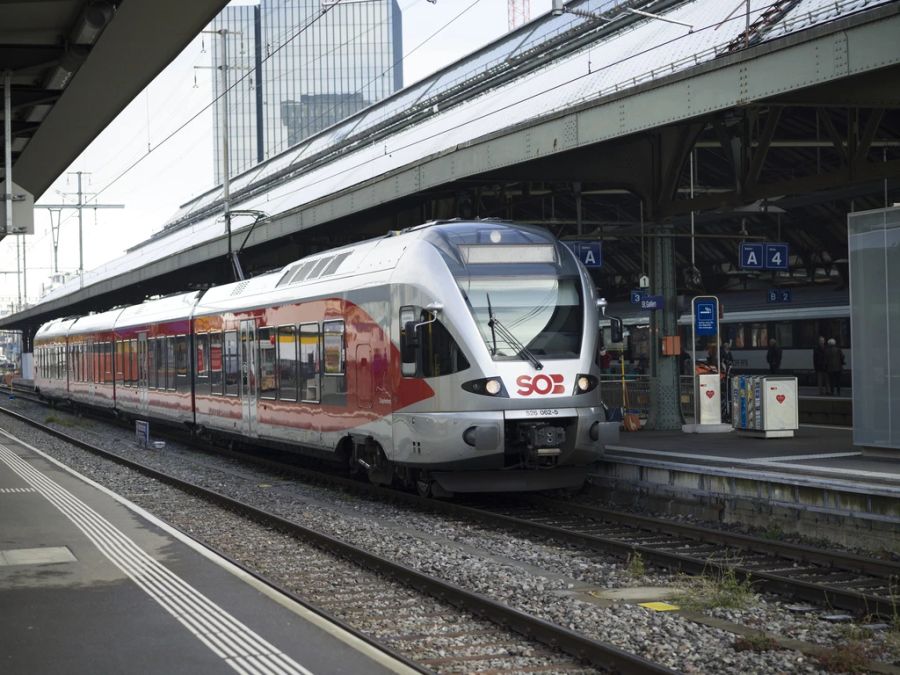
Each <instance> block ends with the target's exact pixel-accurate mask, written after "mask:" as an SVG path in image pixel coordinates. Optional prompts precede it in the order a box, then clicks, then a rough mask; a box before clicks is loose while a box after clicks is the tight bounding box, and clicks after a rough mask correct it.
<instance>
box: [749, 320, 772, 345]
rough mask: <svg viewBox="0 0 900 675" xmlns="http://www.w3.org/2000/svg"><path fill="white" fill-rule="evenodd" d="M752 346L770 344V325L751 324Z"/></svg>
mask: <svg viewBox="0 0 900 675" xmlns="http://www.w3.org/2000/svg"><path fill="white" fill-rule="evenodd" d="M750 346H751V347H758V348H760V349H762V348H764V347H768V346H769V326H768V324H765V323H751V324H750Z"/></svg>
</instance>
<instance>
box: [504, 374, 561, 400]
mask: <svg viewBox="0 0 900 675" xmlns="http://www.w3.org/2000/svg"><path fill="white" fill-rule="evenodd" d="M516 384H517V385H518V386H519V388H518V389H517V390H516V393H517V394H519V395H520V396H531V395H532V394H538V395H540V396H545V395H547V394H564V393H566V389H565V387H563V376H562V375H560V374H559V373H551V374H550V375H544V374H543V373H541V374H540V375H535V376H534V377H531V376H530V375H519V377H517V378H516Z"/></svg>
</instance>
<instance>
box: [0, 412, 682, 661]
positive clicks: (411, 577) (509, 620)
mask: <svg viewBox="0 0 900 675" xmlns="http://www.w3.org/2000/svg"><path fill="white" fill-rule="evenodd" d="M0 411H2V412H3V413H5V414H7V415H9V416H11V417H13V418H15V419H17V420H19V421H21V422H23V423H25V424H28V425H29V426H32V427H34V428H36V429H39V430H41V431H42V432H45V433H47V434H50V435H52V436H54V437H56V438H59V439H61V440H63V441H65V442H67V443H71V444H72V445H75V446H76V447H79V448H81V449H83V450H86V451H88V452H90V453H92V454H96V455H98V456H101V457H103V458H105V459H108V460H111V461H114V462H116V463H118V464H121V465H122V466H126V467H128V468H130V469H132V470H135V471H138V472H140V473H142V474H144V475H146V476H149V477H151V478H154V479H155V480H158V481H160V482H163V483H166V484H167V485H171V486H173V487H175V488H177V489H180V490H183V491H185V492H188V493H190V494H193V495H195V496H198V497H200V498H202V499H205V500H207V501H209V502H212V503H215V504H218V505H220V506H223V507H225V508H228V509H230V510H233V511H236V512H240V513H242V514H244V515H246V516H248V517H250V518H252V519H253V520H255V521H256V522H258V523H260V524H262V525H266V526H268V527H272V528H273V529H277V530H279V531H282V532H285V533H287V534H290V535H292V536H296V537H299V538H302V539H304V540H306V541H309V542H312V543H314V544H316V545H317V546H319V547H320V548H322V549H325V550H327V551H330V552H332V553H334V554H336V555H339V556H341V557H343V558H346V559H348V560H350V561H352V562H354V563H356V564H359V565H361V566H364V567H366V568H368V569H370V570H373V571H376V572H379V573H381V574H384V575H385V576H388V577H390V578H392V579H395V580H397V581H400V582H402V583H404V584H405V585H407V586H410V587H412V588H414V589H416V590H418V591H419V592H422V593H426V594H428V595H431V596H432V597H435V598H437V599H438V600H441V601H443V602H448V603H450V604H452V605H454V606H456V607H460V608H463V609H466V610H468V611H470V612H472V613H473V614H474V615H476V616H479V617H482V618H485V619H487V620H489V621H492V622H493V623H496V624H498V625H500V626H502V627H504V628H507V629H509V630H512V631H515V632H517V633H519V634H520V635H523V636H525V637H526V638H529V639H532V640H536V641H537V642H541V643H543V644H545V645H548V646H550V647H552V648H554V649H559V650H561V651H563V652H565V653H567V654H569V655H570V656H574V657H575V658H578V659H581V660H583V661H586V662H588V663H590V664H591V665H593V666H596V667H599V668H602V669H604V670H607V671H612V672H620V673H629V674H630V673H634V674H635V675H644V674H646V675H662V674H665V675H673V674H674V673H675V671H673V670H671V669H669V668H666V667H665V666H662V665H660V664H657V663H653V662H652V661H648V660H647V659H644V658H642V657H640V656H636V655H634V654H630V653H628V652H626V651H624V650H622V649H619V648H618V647H615V646H613V645H610V644H607V643H604V642H600V641H598V640H593V639H591V638H589V637H587V636H585V635H582V634H580V633H578V632H576V631H573V630H570V629H568V628H564V627H563V626H558V625H556V624H553V623H551V622H549V621H546V620H544V619H541V618H538V617H535V616H532V615H530V614H528V613H526V612H523V611H521V610H518V609H515V608H513V607H508V606H506V605H504V604H502V603H500V602H497V601H496V600H493V599H491V598H488V597H486V596H484V595H481V594H478V593H473V592H471V591H467V590H465V589H463V588H461V587H459V586H457V585H455V584H452V583H449V582H447V581H444V580H442V579H438V578H436V577H432V576H429V575H427V574H424V573H422V572H419V571H417V570H415V569H413V568H411V567H408V566H406V565H403V564H401V563H397V562H394V561H392V560H388V559H386V558H382V557H381V556H378V555H375V554H373V553H369V552H368V551H365V550H363V549H361V548H359V547H357V546H354V545H352V544H348V543H346V542H343V541H340V540H339V539H336V538H335V537H332V536H330V535H327V534H325V533H322V532H319V531H317V530H313V529H311V528H308V527H305V526H303V525H301V524H299V523H296V522H294V521H291V520H288V519H286V518H283V517H281V516H278V515H275V514H273V513H269V512H268V511H265V510H263V509H260V508H258V507H255V506H253V505H251V504H247V503H246V502H242V501H240V500H237V499H233V498H232V497H229V496H227V495H224V494H222V493H220V492H217V491H215V490H210V489H208V488H205V487H202V486H200V485H196V484H194V483H191V482H189V481H185V480H183V479H181V478H178V477H176V476H172V475H170V474H167V473H165V472H163V471H159V470H158V469H154V468H152V467H148V466H146V465H144V464H141V463H140V462H135V461H133V460H130V459H127V458H125V457H122V456H121V455H117V454H116V453H113V452H110V451H108V450H104V449H103V448H99V447H97V446H94V445H92V444H90V443H87V442H86V441H82V440H80V439H78V438H75V437H73V436H69V435H68V434H66V433H64V432H61V431H58V430H56V429H53V428H51V427H47V426H45V425H43V424H41V423H40V422H37V421H35V420H31V419H29V418H28V417H27V416H25V415H21V414H19V413H16V412H13V411H11V410H8V409H5V408H0ZM303 604H304V605H305V606H308V607H309V608H310V609H311V610H313V611H317V612H318V611H319V610H318V609H317V608H315V607H311V606H309V605H308V604H307V603H303ZM355 634H359V633H358V632H355ZM365 639H366V641H367V642H369V643H370V644H373V645H375V646H377V647H378V648H379V649H381V650H384V651H387V652H388V653H390V654H392V655H393V654H394V653H393V652H392V651H391V650H389V649H388V648H386V647H385V646H384V645H380V644H379V643H377V642H376V641H373V640H372V638H368V637H366V638H365ZM401 658H402V657H401ZM417 668H419V669H421V667H420V666H418V667H417Z"/></svg>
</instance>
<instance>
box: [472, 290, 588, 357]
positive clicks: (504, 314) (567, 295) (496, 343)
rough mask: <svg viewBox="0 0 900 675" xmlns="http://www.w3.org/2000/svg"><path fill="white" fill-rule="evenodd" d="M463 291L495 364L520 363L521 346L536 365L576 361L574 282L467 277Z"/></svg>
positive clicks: (578, 308) (579, 314) (578, 327)
mask: <svg viewBox="0 0 900 675" xmlns="http://www.w3.org/2000/svg"><path fill="white" fill-rule="evenodd" d="M461 285H463V284H461ZM463 286H464V287H463V292H464V293H465V296H466V298H467V299H468V302H469V306H470V308H471V311H472V315H473V316H474V317H475V322H476V323H477V324H478V329H479V330H480V331H481V337H482V338H483V339H484V342H485V345H486V346H487V348H488V351H490V352H491V354H492V356H493V357H494V358H495V359H497V360H507V359H521V358H523V355H522V347H523V346H524V347H525V348H526V349H527V350H528V351H529V352H531V353H532V354H534V355H535V356H537V357H538V358H541V359H543V358H551V359H552V358H557V359H565V358H577V357H578V355H579V353H580V352H581V332H582V323H583V311H582V303H581V292H580V289H581V280H580V279H579V278H577V277H575V278H573V277H568V278H567V277H533V276H528V277H493V276H490V277H469V278H467V279H466V280H465V284H464V285H463ZM492 318H493V319H494V320H495V322H494V324H493V325H492V322H491V319H492ZM498 324H499V325H498ZM517 343H518V344H517Z"/></svg>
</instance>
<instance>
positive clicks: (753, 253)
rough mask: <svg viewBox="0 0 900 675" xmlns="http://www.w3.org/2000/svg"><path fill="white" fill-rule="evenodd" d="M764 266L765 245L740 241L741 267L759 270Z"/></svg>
mask: <svg viewBox="0 0 900 675" xmlns="http://www.w3.org/2000/svg"><path fill="white" fill-rule="evenodd" d="M765 266H766V258H765V246H764V245H763V244H747V243H746V242H741V268H743V269H745V270H761V269H764V268H765Z"/></svg>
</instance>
